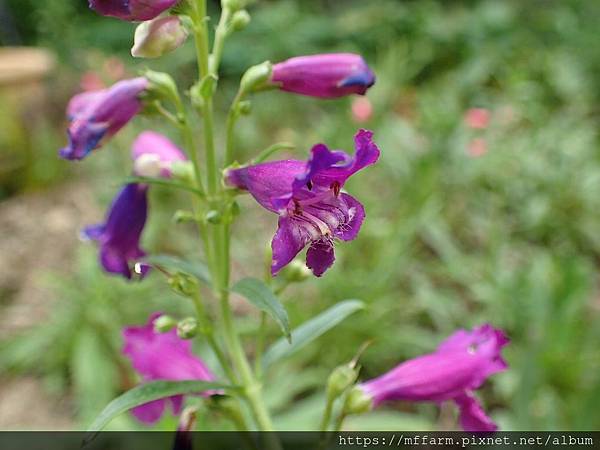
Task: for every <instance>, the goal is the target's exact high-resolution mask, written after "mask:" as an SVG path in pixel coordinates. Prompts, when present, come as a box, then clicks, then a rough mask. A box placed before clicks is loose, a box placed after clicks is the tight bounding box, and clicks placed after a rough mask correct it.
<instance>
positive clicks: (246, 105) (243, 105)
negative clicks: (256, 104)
mask: <svg viewBox="0 0 600 450" xmlns="http://www.w3.org/2000/svg"><path fill="white" fill-rule="evenodd" d="M237 112H238V114H241V115H242V116H248V115H250V113H251V112H252V102H250V101H249V100H244V101H243V102H239V103H238V105H237Z"/></svg>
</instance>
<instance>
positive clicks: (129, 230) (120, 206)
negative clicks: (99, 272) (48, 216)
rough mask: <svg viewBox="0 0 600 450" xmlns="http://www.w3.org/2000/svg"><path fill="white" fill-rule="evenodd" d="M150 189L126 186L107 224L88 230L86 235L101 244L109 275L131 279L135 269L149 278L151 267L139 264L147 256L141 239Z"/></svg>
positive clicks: (113, 206)
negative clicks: (147, 274) (141, 245)
mask: <svg viewBox="0 0 600 450" xmlns="http://www.w3.org/2000/svg"><path fill="white" fill-rule="evenodd" d="M147 194H148V186H147V185H145V184H137V183H131V184H128V185H126V186H125V187H124V188H123V189H121V191H120V192H119V193H118V194H117V196H116V198H115V199H114V200H113V203H112V206H111V207H110V209H109V210H108V214H107V216H106V221H105V222H104V223H102V224H99V225H92V226H89V227H86V228H85V229H84V230H83V231H82V236H83V237H84V238H87V239H92V240H95V241H97V242H98V243H99V245H100V264H101V265H102V267H103V268H104V270H106V271H107V272H108V273H112V274H119V275H123V276H124V277H125V278H127V279H131V278H132V275H133V272H134V269H135V272H136V273H137V274H138V275H140V276H142V277H143V276H144V275H146V273H147V271H148V267H147V266H146V265H145V264H143V263H139V262H140V260H141V259H142V258H143V257H144V256H145V255H146V253H145V252H144V251H143V250H142V249H141V248H140V238H141V235H142V232H143V230H144V225H145V224H146V218H147V216H148V198H147Z"/></svg>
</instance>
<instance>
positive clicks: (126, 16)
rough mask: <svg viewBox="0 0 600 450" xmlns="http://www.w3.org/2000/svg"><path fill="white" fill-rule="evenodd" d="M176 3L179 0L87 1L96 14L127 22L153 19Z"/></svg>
mask: <svg viewBox="0 0 600 450" xmlns="http://www.w3.org/2000/svg"><path fill="white" fill-rule="evenodd" d="M177 3H179V0H89V5H90V8H91V9H93V10H94V11H96V12H97V13H98V14H101V15H103V16H111V17H117V18H119V19H121V20H128V21H141V20H150V19H154V18H155V17H157V16H158V15H159V14H160V13H162V12H163V11H166V10H167V9H169V8H172V7H173V6H175V5H176V4H177Z"/></svg>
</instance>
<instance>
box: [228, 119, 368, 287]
mask: <svg viewBox="0 0 600 450" xmlns="http://www.w3.org/2000/svg"><path fill="white" fill-rule="evenodd" d="M372 137H373V133H372V132H371V131H366V130H360V131H359V132H358V133H357V135H356V136H355V143H356V154H355V155H354V157H351V156H350V155H348V154H346V153H345V152H343V151H340V150H334V151H331V150H329V149H328V148H327V147H326V146H325V145H323V144H319V145H316V146H315V147H313V149H312V153H311V157H310V159H309V160H308V162H305V161H298V160H285V161H274V162H268V163H264V164H257V165H254V166H249V167H242V168H239V169H231V170H228V171H227V173H226V180H227V182H228V183H229V184H230V185H231V186H235V187H237V188H239V189H245V190H248V191H249V192H250V194H252V196H253V197H254V198H255V199H256V201H258V203H260V204H261V205H262V206H263V207H264V208H266V209H268V210H269V211H272V212H274V213H277V214H278V215H279V227H278V229H277V233H276V234H275V237H274V238H273V242H272V244H271V247H272V249H273V262H272V265H271V273H272V274H273V275H276V274H277V273H278V272H279V271H280V270H281V269H282V268H283V267H284V266H285V265H287V264H289V263H290V262H291V261H292V260H293V259H294V258H295V257H296V255H297V254H298V253H299V252H300V251H301V250H302V249H303V248H304V247H305V246H307V245H310V247H309V249H308V251H307V253H306V265H307V266H308V267H309V268H310V269H312V272H313V274H315V275H316V276H318V277H320V276H321V275H323V273H325V271H326V270H327V269H328V268H329V267H331V265H332V264H333V262H334V260H335V256H334V251H333V244H334V242H335V241H336V240H337V239H339V240H342V241H351V240H352V239H354V238H355V237H356V235H357V234H358V232H359V230H360V227H361V225H362V222H363V220H364V218H365V210H364V208H363V206H362V205H361V204H360V202H359V201H358V200H356V199H355V198H354V197H351V196H350V195H348V194H346V193H342V192H341V190H342V187H343V186H344V183H345V182H346V180H347V179H348V178H350V177H351V176H352V175H353V174H354V173H356V172H358V171H359V170H360V169H362V168H364V167H366V166H368V165H371V164H374V163H375V162H376V161H377V159H378V158H379V149H378V148H377V146H376V145H375V143H374V142H373V140H372Z"/></svg>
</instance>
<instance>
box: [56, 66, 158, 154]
mask: <svg viewBox="0 0 600 450" xmlns="http://www.w3.org/2000/svg"><path fill="white" fill-rule="evenodd" d="M147 87H148V81H147V80H146V79H145V78H142V77H140V78H133V79H130V80H123V81H119V82H118V83H116V84H114V85H113V86H112V87H110V88H108V89H103V90H100V91H92V92H84V93H82V94H78V95H76V96H75V97H73V98H72V99H71V101H70V102H69V105H68V107H67V117H68V119H69V122H70V123H69V129H68V132H67V134H68V136H69V145H68V146H67V147H65V148H63V149H62V150H61V151H60V156H61V157H63V158H65V159H71V160H79V159H83V158H85V157H86V156H87V155H88V154H89V153H90V152H91V151H92V150H94V149H96V148H99V147H100V146H101V145H102V141H103V140H106V139H108V138H110V137H111V136H113V135H114V134H116V133H117V132H118V131H119V130H120V129H121V128H123V127H124V126H125V125H127V123H128V122H129V121H130V120H131V119H132V118H133V117H134V116H135V115H136V114H137V113H139V112H140V110H141V109H142V102H141V101H140V99H139V96H140V94H141V93H142V92H143V91H144V90H145V89H146V88H147Z"/></svg>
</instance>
